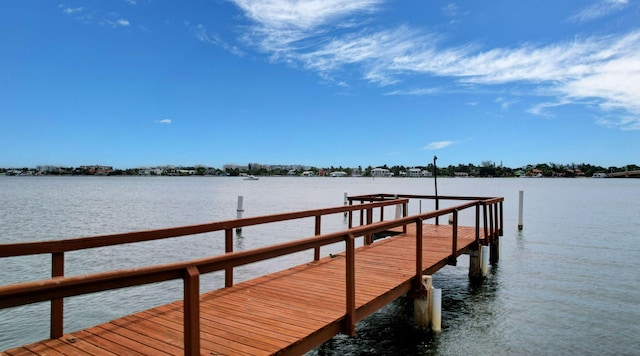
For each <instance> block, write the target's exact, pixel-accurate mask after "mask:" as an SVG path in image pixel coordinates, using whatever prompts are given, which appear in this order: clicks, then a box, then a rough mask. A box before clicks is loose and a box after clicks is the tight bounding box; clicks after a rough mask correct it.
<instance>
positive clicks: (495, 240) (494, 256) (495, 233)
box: [490, 203, 500, 264]
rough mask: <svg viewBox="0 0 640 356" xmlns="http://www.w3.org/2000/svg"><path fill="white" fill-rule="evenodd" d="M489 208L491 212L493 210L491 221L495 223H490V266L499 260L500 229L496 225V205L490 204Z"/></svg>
mask: <svg viewBox="0 0 640 356" xmlns="http://www.w3.org/2000/svg"><path fill="white" fill-rule="evenodd" d="M491 207H492V210H495V211H493V219H492V221H495V223H493V222H492V223H491V230H492V233H491V235H492V238H491V255H490V262H491V264H496V263H498V260H499V259H500V236H499V232H500V228H499V225H498V203H492V204H491Z"/></svg>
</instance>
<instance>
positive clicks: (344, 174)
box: [329, 171, 347, 177]
mask: <svg viewBox="0 0 640 356" xmlns="http://www.w3.org/2000/svg"><path fill="white" fill-rule="evenodd" d="M329 176H330V177H346V176H347V172H343V171H338V172H331V173H330V174H329Z"/></svg>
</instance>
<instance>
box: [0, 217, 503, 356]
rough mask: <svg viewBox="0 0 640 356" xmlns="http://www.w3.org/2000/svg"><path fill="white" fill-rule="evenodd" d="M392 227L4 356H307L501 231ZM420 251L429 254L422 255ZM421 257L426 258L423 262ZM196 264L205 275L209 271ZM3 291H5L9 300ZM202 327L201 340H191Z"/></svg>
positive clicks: (378, 228) (382, 225)
mask: <svg viewBox="0 0 640 356" xmlns="http://www.w3.org/2000/svg"><path fill="white" fill-rule="evenodd" d="M478 206H479V205H478ZM456 213H457V210H456ZM491 214H493V215H489V217H490V219H489V220H490V221H491V222H492V221H493V217H492V216H495V217H496V218H497V217H498V215H497V211H496V213H491ZM430 217H433V216H430ZM406 219H408V218H406ZM478 220H479V218H476V221H478ZM407 221H411V219H408V220H407ZM420 221H421V220H420ZM485 221H487V220H486V218H485ZM496 221H497V219H496ZM499 223H500V224H501V221H500V222H499ZM385 225H388V224H385V223H383V222H379V223H372V224H368V225H367V226H368V227H369V228H370V229H371V230H370V232H371V231H373V232H381V231H387V232H388V231H393V232H395V233H397V235H394V236H390V237H386V238H383V239H379V240H376V241H375V242H373V243H367V244H365V245H363V246H361V247H358V248H352V250H351V251H350V249H349V246H347V249H346V251H345V252H344V253H341V254H337V255H331V256H329V257H324V258H319V259H315V260H314V261H312V262H309V263H306V264H303V265H299V266H296V267H293V268H290V269H286V270H283V271H279V272H276V273H273V274H269V275H265V276H261V277H258V278H255V279H252V280H248V281H245V282H242V283H238V284H235V285H231V286H228V287H226V288H222V289H218V290H214V291H211V292H208V293H204V294H202V295H199V296H196V297H195V299H197V300H195V301H194V300H193V298H194V297H193V296H189V295H188V292H187V289H190V287H188V286H187V284H188V283H187V282H185V301H186V303H187V305H185V301H178V302H174V303H171V304H167V305H163V306H159V307H156V308H153V309H149V310H146V311H143V312H139V313H136V314H133V315H129V316H125V317H123V318H119V319H116V320H113V321H110V322H107V323H104V324H100V325H97V326H94V327H91V328H88V329H86V330H82V331H78V332H73V333H68V334H64V335H62V336H61V337H57V338H52V339H49V340H44V341H41V342H36V343H33V344H30V345H26V346H22V347H17V348H13V349H10V350H6V351H4V352H3V353H2V355H34V354H35V355H80V354H81V355H160V354H170V355H181V354H206V355H272V354H292V355H299V354H302V353H304V352H307V351H309V350H312V349H313V348H315V347H317V346H319V345H321V344H322V343H323V342H325V341H327V340H329V339H331V338H332V337H333V336H335V335H337V334H339V333H346V334H353V333H354V332H355V323H356V322H357V321H359V320H362V319H363V318H365V317H367V316H368V315H370V314H372V313H374V312H375V311H377V310H378V309H380V308H381V307H383V306H385V305H386V304H388V303H389V302H391V301H393V300H395V299H396V298H398V297H400V296H402V295H403V294H405V293H408V292H411V291H415V290H416V288H419V284H417V282H416V280H417V279H416V275H417V273H419V274H427V275H430V274H433V273H434V272H436V271H437V270H439V269H440V268H442V267H444V266H445V265H447V264H448V263H455V259H456V258H457V257H458V256H459V255H461V254H463V253H467V252H468V251H469V249H470V248H471V249H475V248H477V246H478V243H479V242H480V241H482V242H487V241H488V239H487V238H486V237H487V235H495V234H493V232H497V231H498V224H496V226H495V228H494V227H493V226H491V227H492V229H491V230H490V232H489V233H488V234H487V232H486V231H487V229H480V228H479V227H477V226H476V227H468V226H458V225H457V223H454V224H453V225H437V226H436V225H433V224H420V225H418V224H417V223H416V224H404V225H402V226H400V225H398V226H396V227H393V228H391V229H388V228H387V227H386V226H385ZM485 225H487V226H489V225H493V224H492V223H486V224H485ZM367 226H365V227H359V228H354V230H358V229H360V230H362V231H360V232H358V233H357V234H359V235H362V236H365V235H366V231H367V230H366V228H367ZM351 236H352V237H353V236H355V235H351ZM419 236H422V239H421V241H418V240H420V238H419ZM452 237H453V238H452ZM351 241H353V239H351ZM370 242H371V241H370ZM416 246H421V247H422V251H421V252H418V251H416ZM454 251H455V252H454ZM238 254H240V253H238ZM417 256H422V259H421V261H417ZM350 264H351V265H352V266H351V270H352V271H353V272H352V273H350V272H349V271H350ZM196 265H197V266H198V268H200V269H205V268H204V267H202V266H204V264H196ZM417 268H418V269H419V270H420V271H419V272H418V271H417V270H416V269H417ZM218 269H221V268H218ZM69 279H72V278H71V277H70V278H69ZM77 283H79V282H77ZM192 287H193V285H192ZM197 287H198V284H197V283H196V284H195V288H196V290H197ZM2 292H3V290H2V289H1V288H0V298H3V297H2V296H3V294H2ZM7 295H8V294H7ZM350 295H351V296H352V297H351V298H350V297H349V296H350ZM345 296H346V297H345ZM17 297H19V296H17ZM349 299H352V300H349ZM0 300H1V299H0ZM7 300H8V299H7ZM8 304H9V302H7V305H8ZM190 305H191V306H190ZM0 306H2V303H0ZM2 307H4V306H2ZM350 309H351V311H350ZM194 313H195V315H196V320H197V322H196V323H197V325H194V326H193V327H192V328H191V329H190V327H189V326H188V325H185V321H184V320H187V314H190V315H193V314H194ZM193 328H195V329H196V330H195V332H194V334H195V336H189V335H185V332H187V333H191V332H192V331H193V330H192V329H193ZM193 337H196V338H197V339H193ZM189 340H193V343H194V344H195V345H196V346H197V347H195V348H194V347H192V346H193V345H191V342H190V341H189ZM185 343H187V344H186V345H185Z"/></svg>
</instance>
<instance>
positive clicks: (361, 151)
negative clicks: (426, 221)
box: [0, 0, 640, 168]
mask: <svg viewBox="0 0 640 356" xmlns="http://www.w3.org/2000/svg"><path fill="white" fill-rule="evenodd" d="M0 46H1V51H2V52H1V53H2V55H0V167H14V166H18V167H23V166H26V167H35V166H36V165H63V166H79V165H89V164H103V165H112V166H115V167H118V168H132V167H139V166H155V165H167V164H172V165H196V164H202V165H206V166H213V167H222V165H224V164H226V163H235V164H247V163H251V162H258V163H264V164H306V165H312V166H317V167H328V166H336V167H337V166H343V167H357V166H359V165H361V166H364V167H366V166H369V165H371V166H378V165H383V164H388V165H389V166H392V165H405V166H415V165H427V164H428V163H430V162H432V160H433V156H434V155H437V156H438V165H440V166H446V165H449V164H453V165H457V164H458V163H463V164H466V163H473V164H476V165H478V164H481V162H483V161H494V162H496V163H498V164H499V163H500V162H502V163H503V164H504V165H505V166H509V167H514V168H515V167H520V166H523V165H526V164H529V163H531V164H536V163H549V162H553V163H559V164H569V163H583V162H584V163H592V164H597V165H602V166H605V167H607V166H623V165H626V164H632V163H633V164H639V163H640V139H639V138H640V3H639V1H636V0H582V1H575V0H566V1H557V0H553V1H549V0H538V1H513V0H495V1H476V0H468V1H438V0H420V1H411V0H402V1H400V0H393V1H384V0H311V1H295V0H291V1H289V0H192V1H160V0H104V1H98V0H86V1H80V0H66V1H61V2H55V1H39V0H38V1H36V0H20V1H17V0H16V1H9V0H6V1H2V2H1V3H0Z"/></svg>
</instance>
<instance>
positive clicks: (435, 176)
mask: <svg viewBox="0 0 640 356" xmlns="http://www.w3.org/2000/svg"><path fill="white" fill-rule="evenodd" d="M437 159H438V156H433V185H434V186H435V192H436V210H439V209H440V204H439V202H438V168H436V160H437ZM436 225H440V224H439V223H438V216H436Z"/></svg>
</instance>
